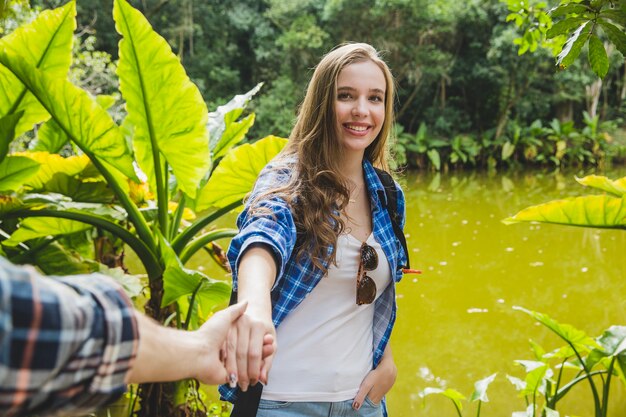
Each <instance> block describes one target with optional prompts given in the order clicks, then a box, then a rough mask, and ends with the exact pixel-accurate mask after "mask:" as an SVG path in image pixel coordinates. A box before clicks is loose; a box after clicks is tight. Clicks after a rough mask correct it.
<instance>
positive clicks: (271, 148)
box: [196, 136, 287, 211]
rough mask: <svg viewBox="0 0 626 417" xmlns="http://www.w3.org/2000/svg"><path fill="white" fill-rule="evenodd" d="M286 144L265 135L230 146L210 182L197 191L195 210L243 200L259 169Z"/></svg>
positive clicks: (276, 138)
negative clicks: (258, 138) (236, 145)
mask: <svg viewBox="0 0 626 417" xmlns="http://www.w3.org/2000/svg"><path fill="white" fill-rule="evenodd" d="M286 143H287V139H283V138H279V137H276V136H268V137H266V138H264V139H261V140H259V141H258V142H256V143H254V144H253V145H250V144H244V145H241V146H239V147H237V148H234V149H232V150H231V151H230V152H229V153H228V154H227V155H226V156H225V157H224V158H223V159H222V161H221V162H220V164H219V165H218V166H217V168H215V170H214V171H213V174H212V175H211V178H210V179H209V182H208V183H207V184H206V185H205V186H204V188H202V190H200V194H199V195H198V199H197V201H196V211H202V210H204V209H206V208H209V207H211V206H214V207H224V206H227V205H229V204H231V203H233V202H235V201H242V200H243V198H244V197H245V196H246V194H247V193H249V192H250V191H251V190H252V187H253V186H254V183H255V181H256V179H257V177H258V176H259V172H261V170H262V169H263V167H265V165H267V163H268V162H269V161H270V160H271V159H272V158H274V157H275V156H276V155H277V154H278V152H280V151H281V150H282V148H283V147H284V146H285V144H286Z"/></svg>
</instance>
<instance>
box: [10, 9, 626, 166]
mask: <svg viewBox="0 0 626 417" xmlns="http://www.w3.org/2000/svg"><path fill="white" fill-rule="evenodd" d="M62 3H63V1H62V0H33V1H32V2H31V6H30V7H33V8H36V7H43V8H52V7H57V6H59V5H61V4H62ZM507 3H508V4H507ZM518 3H520V2H519V1H514V0H513V1H511V0H509V1H500V0H469V1H465V2H463V7H459V5H458V4H456V3H452V2H446V1H442V0H437V1H423V0H411V1H407V0H385V1H372V0H353V1H350V2H347V1H343V0H325V1H322V0H297V1H296V0H264V1H257V0H237V1H224V0H216V1H210V2H208V1H198V0H142V1H133V2H131V4H133V5H134V6H135V7H137V8H138V9H139V10H140V11H142V13H143V14H144V15H145V16H146V17H147V19H148V20H149V21H150V22H151V24H152V25H153V26H154V28H155V30H156V31H157V32H158V33H160V34H161V35H163V36H164V37H165V38H166V39H167V40H168V42H169V44H170V45H171V47H172V49H173V50H174V52H175V53H176V54H177V55H178V57H179V58H180V59H181V61H182V63H183V65H184V67H185V69H186V71H187V73H188V74H189V76H190V78H191V80H192V81H193V82H194V83H195V84H196V85H198V87H199V89H200V91H201V93H202V95H203V97H204V98H205V100H206V101H207V105H208V108H209V109H210V110H212V109H215V108H216V107H217V106H218V105H220V104H223V103H226V102H228V100H230V99H231V98H232V97H233V95H234V94H237V93H242V92H245V91H249V90H250V89H252V88H253V87H255V86H256V85H257V84H259V83H263V86H262V88H261V89H260V91H259V92H258V94H257V96H256V97H255V98H254V100H253V101H252V102H251V104H250V106H249V110H250V111H251V112H254V113H255V115H256V120H255V123H254V126H253V127H252V128H251V130H250V131H249V132H248V135H247V137H248V138H249V140H254V139H257V138H261V137H264V136H266V135H269V134H273V135H277V136H283V137H286V136H287V135H288V134H289V131H290V130H291V127H292V125H293V120H294V117H295V112H296V109H297V106H298V104H299V102H300V100H301V99H302V97H303V94H304V91H305V88H306V83H307V80H308V79H309V77H310V75H311V72H312V68H313V66H314V65H315V64H316V62H317V61H318V60H319V58H320V56H321V55H323V54H324V53H325V52H327V51H328V50H329V49H331V48H332V47H333V46H335V45H337V44H339V43H342V42H346V41H362V42H368V43H371V44H372V45H374V46H375V47H376V48H378V49H379V50H382V51H383V53H384V56H385V59H386V60H387V61H388V63H389V64H390V66H391V68H392V70H393V72H394V74H395V77H396V80H397V86H398V101H397V103H396V109H397V121H398V125H397V126H398V129H397V130H396V132H397V137H398V140H397V142H396V144H395V155H396V159H397V161H398V164H399V165H407V166H409V167H419V168H426V167H429V168H432V169H436V170H440V169H441V170H445V169H448V168H454V167H460V166H465V167H472V166H478V167H495V166H504V167H508V166H511V165H548V166H557V167H558V166H564V165H576V166H581V165H602V164H604V163H605V162H606V161H608V160H611V159H615V158H617V159H618V160H623V159H625V158H626V151H625V150H624V149H625V147H626V139H625V138H624V133H623V130H622V129H620V127H623V126H624V119H623V117H624V112H625V111H626V104H625V103H626V101H625V98H626V66H625V65H624V60H623V57H622V55H621V54H620V53H619V52H618V51H617V49H616V48H615V47H614V46H613V45H610V44H609V43H605V46H606V48H607V52H608V56H609V61H610V64H611V65H610V67H609V70H608V73H607V75H606V76H605V77H604V78H603V79H602V80H601V79H600V78H598V77H597V76H596V75H595V74H594V73H593V71H592V69H591V66H590V64H589V62H588V60H587V58H586V54H587V51H586V48H584V50H583V52H582V55H581V58H580V59H578V60H575V61H574V62H573V63H572V65H571V66H569V67H568V69H567V71H559V70H558V67H556V66H555V60H554V58H553V50H552V49H551V48H550V47H549V45H548V46H542V45H541V44H540V45H535V47H533V48H531V49H532V50H534V49H536V50H534V51H533V53H526V54H523V55H521V56H520V54H519V52H520V47H519V43H520V40H521V36H522V35H523V32H521V31H520V29H518V28H517V27H516V25H515V24H513V23H512V22H510V21H509V20H511V19H510V18H508V19H507V16H508V15H509V13H510V10H509V9H508V7H507V6H509V7H511V6H514V5H515V4H518ZM22 4H23V7H24V8H25V9H27V8H29V6H28V2H25V1H23V2H22ZM530 5H531V6H530V9H531V10H532V8H533V5H534V7H535V9H542V8H545V6H546V5H545V4H542V3H541V2H537V1H534V2H530ZM77 8H78V30H77V33H78V36H79V37H80V39H81V41H80V42H77V46H76V47H75V49H76V55H77V58H78V59H75V61H74V62H75V63H74V71H73V74H74V78H75V80H76V82H77V83H78V84H79V85H81V87H83V88H86V89H87V90H88V91H91V92H92V93H93V94H94V95H95V94H109V93H112V92H115V91H117V86H116V85H115V83H116V82H117V81H116V78H115V77H114V75H113V74H114V71H115V60H116V59H117V43H118V40H119V37H118V35H117V33H116V32H115V30H114V24H113V20H112V16H111V13H110V10H111V8H112V0H80V1H79V2H78V4H77ZM21 15H22V19H23V18H24V16H27V15H28V13H24V11H22V13H21ZM18 20H19V19H18ZM7 21H8V20H7ZM8 29H10V28H8ZM5 30H7V29H6V28H5ZM516 39H517V41H516ZM561 44H562V42H561ZM537 46H538V47H537Z"/></svg>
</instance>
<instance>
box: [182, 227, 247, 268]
mask: <svg viewBox="0 0 626 417" xmlns="http://www.w3.org/2000/svg"><path fill="white" fill-rule="evenodd" d="M236 234H237V229H217V230H211V231H210V232H207V233H205V234H203V235H201V236H198V237H197V238H196V239H194V240H192V241H191V243H189V244H188V245H187V246H186V247H185V249H183V251H182V253H181V254H180V261H181V262H182V263H183V265H184V264H185V263H186V262H187V261H188V260H189V259H190V258H191V257H192V256H193V255H194V254H195V253H196V252H197V251H199V250H200V249H202V248H203V247H204V246H206V245H207V244H209V243H211V242H213V241H214V240H217V239H223V238H225V237H233V236H235V235H236Z"/></svg>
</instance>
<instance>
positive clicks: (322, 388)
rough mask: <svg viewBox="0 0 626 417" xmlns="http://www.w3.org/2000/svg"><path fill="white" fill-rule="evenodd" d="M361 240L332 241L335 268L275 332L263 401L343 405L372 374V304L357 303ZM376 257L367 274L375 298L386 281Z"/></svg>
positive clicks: (381, 258)
mask: <svg viewBox="0 0 626 417" xmlns="http://www.w3.org/2000/svg"><path fill="white" fill-rule="evenodd" d="M361 243H362V242H361V241H359V240H358V239H356V238H355V237H353V236H352V235H350V234H344V235H341V236H339V238H338V240H337V266H336V267H335V266H334V265H331V267H330V268H329V269H328V274H327V275H326V276H324V277H323V278H322V279H321V280H320V282H319V283H318V284H317V286H316V287H315V288H314V289H313V291H311V292H310V293H309V294H308V296H307V297H306V298H305V299H304V301H302V303H300V305H299V306H298V307H296V308H295V309H294V311H292V312H291V313H290V314H289V315H288V316H287V317H286V318H285V320H284V321H283V322H282V323H281V325H280V326H279V327H278V329H277V335H276V340H277V343H278V350H277V351H276V356H275V358H274V362H273V364H272V369H270V372H269V378H268V384H267V385H266V386H265V387H264V388H263V394H262V398H264V399H267V400H275V401H345V400H350V399H352V398H354V397H355V396H356V393H357V392H358V390H359V386H360V385H361V382H362V381H363V378H365V376H366V375H367V373H368V372H369V371H370V370H371V369H372V361H373V350H372V345H373V331H372V324H373V320H374V304H375V303H372V304H366V305H361V306H358V305H357V304H356V275H357V271H358V266H359V261H360V257H361V255H360V248H361ZM367 243H368V244H369V245H370V246H372V247H373V248H374V249H375V250H376V252H377V254H378V268H377V269H376V270H375V271H371V272H368V273H367V275H368V276H369V277H371V278H372V279H373V280H374V282H375V283H376V298H378V297H379V296H380V295H381V294H382V292H383V291H384V289H385V288H386V287H387V285H389V283H390V282H391V271H390V268H389V263H388V262H387V258H386V256H385V254H384V252H383V251H382V248H381V247H380V244H379V243H378V242H376V240H375V239H374V236H373V234H371V235H370V236H369V237H368V239H367Z"/></svg>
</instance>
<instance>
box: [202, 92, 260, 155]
mask: <svg viewBox="0 0 626 417" xmlns="http://www.w3.org/2000/svg"><path fill="white" fill-rule="evenodd" d="M262 86H263V83H258V84H257V85H255V86H254V88H252V89H251V90H250V91H248V92H247V93H245V94H237V95H236V96H235V97H233V98H232V99H231V100H230V101H229V102H228V103H226V104H224V105H222V106H218V107H217V110H215V111H212V112H211V113H209V120H208V122H207V129H208V130H209V148H210V149H211V151H212V152H215V151H216V149H215V148H216V146H217V143H218V142H219V141H220V139H221V138H222V136H223V134H224V131H225V130H226V128H227V126H226V125H227V123H228V121H235V120H237V119H238V118H239V116H241V113H243V110H244V109H245V108H246V106H247V105H248V103H249V102H250V100H251V99H252V97H253V96H254V95H255V94H256V93H258V92H259V90H260V89H261V87H262Z"/></svg>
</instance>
